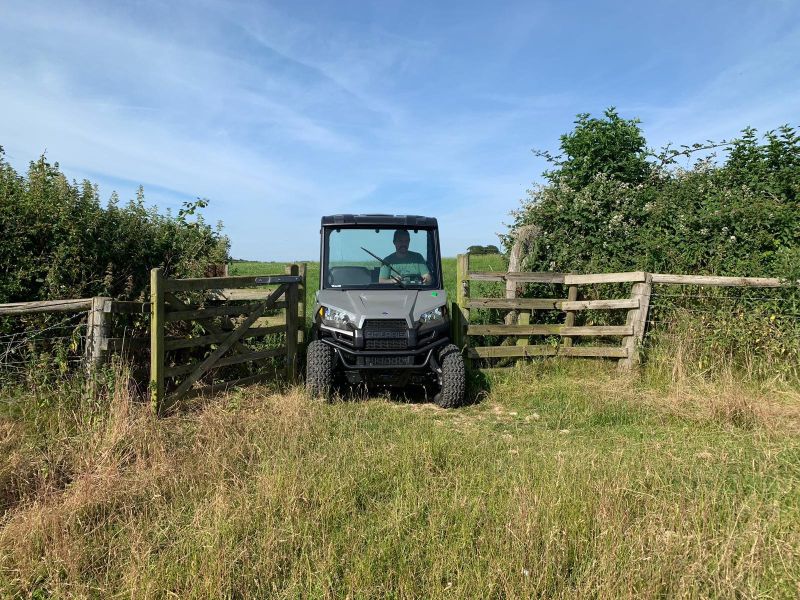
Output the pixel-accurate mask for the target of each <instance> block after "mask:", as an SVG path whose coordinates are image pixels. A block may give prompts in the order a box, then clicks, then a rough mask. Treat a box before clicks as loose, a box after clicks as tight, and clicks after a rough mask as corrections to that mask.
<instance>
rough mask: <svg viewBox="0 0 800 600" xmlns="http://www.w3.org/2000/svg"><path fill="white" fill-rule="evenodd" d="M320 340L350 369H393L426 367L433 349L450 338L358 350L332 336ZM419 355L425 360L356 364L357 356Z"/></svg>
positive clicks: (396, 356) (442, 344)
mask: <svg viewBox="0 0 800 600" xmlns="http://www.w3.org/2000/svg"><path fill="white" fill-rule="evenodd" d="M320 341H322V342H325V343H326V344H328V345H329V346H331V347H333V349H334V350H335V351H336V354H337V355H338V357H339V360H340V361H341V362H342V365H343V366H344V367H345V368H346V369H352V370H362V369H380V370H384V371H385V370H393V369H426V368H428V366H429V364H430V362H431V356H432V354H433V351H434V350H436V349H437V348H439V347H440V346H444V345H445V344H447V343H448V342H449V341H450V339H449V338H447V337H441V338H437V339H434V340H433V341H432V342H430V343H428V344H424V345H422V346H420V347H418V348H409V349H407V350H360V349H355V348H350V347H348V346H346V345H345V344H342V343H340V342H338V341H336V340H334V339H333V338H329V337H324V338H320ZM420 355H425V360H424V361H422V362H421V363H415V364H405V365H404V364H392V365H387V364H377V365H370V364H357V362H358V358H359V357H364V358H367V357H393V358H408V357H417V356H420ZM348 359H349V360H348ZM351 361H352V362H351Z"/></svg>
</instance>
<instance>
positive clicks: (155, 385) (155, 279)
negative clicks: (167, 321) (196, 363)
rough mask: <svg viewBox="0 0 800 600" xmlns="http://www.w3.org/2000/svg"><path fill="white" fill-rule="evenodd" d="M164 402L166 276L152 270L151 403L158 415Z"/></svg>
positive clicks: (157, 270)
mask: <svg viewBox="0 0 800 600" xmlns="http://www.w3.org/2000/svg"><path fill="white" fill-rule="evenodd" d="M163 404H164V276H163V272H162V270H161V269H152V270H151V271H150V405H151V407H152V409H153V412H154V413H155V414H156V415H160V414H161V410H162V408H163Z"/></svg>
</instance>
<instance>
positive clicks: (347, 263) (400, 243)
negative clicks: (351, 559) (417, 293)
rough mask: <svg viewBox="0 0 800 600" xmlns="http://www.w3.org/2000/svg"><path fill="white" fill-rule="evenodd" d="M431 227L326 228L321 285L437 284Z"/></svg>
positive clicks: (407, 286) (434, 286)
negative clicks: (429, 228) (415, 228)
mask: <svg viewBox="0 0 800 600" xmlns="http://www.w3.org/2000/svg"><path fill="white" fill-rule="evenodd" d="M438 277H439V267H438V261H437V259H436V236H435V234H434V231H433V230H428V229H417V230H414V229H403V228H396V227H392V228H380V227H378V228H376V227H371V228H356V227H348V228H344V227H343V228H341V229H327V230H326V252H325V264H324V265H323V287H326V288H368V287H374V288H391V289H393V288H404V287H405V288H421V287H424V288H436V289H438V287H439V281H438Z"/></svg>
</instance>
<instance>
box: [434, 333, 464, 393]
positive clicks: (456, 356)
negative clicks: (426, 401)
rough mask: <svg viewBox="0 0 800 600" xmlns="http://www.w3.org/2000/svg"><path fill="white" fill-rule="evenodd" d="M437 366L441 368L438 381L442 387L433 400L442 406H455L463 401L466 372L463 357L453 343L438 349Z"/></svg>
mask: <svg viewBox="0 0 800 600" xmlns="http://www.w3.org/2000/svg"><path fill="white" fill-rule="evenodd" d="M439 366H440V367H441V368H442V374H441V376H440V382H441V387H442V389H441V390H440V391H439V393H438V394H436V395H435V396H434V397H433V401H434V402H435V403H436V404H437V405H439V406H441V407H442V408H455V407H457V406H461V405H462V404H463V403H464V392H465V390H466V374H465V371H464V357H463V356H461V350H459V349H458V346H456V345H455V344H448V345H447V346H445V347H444V348H442V349H441V350H440V351H439Z"/></svg>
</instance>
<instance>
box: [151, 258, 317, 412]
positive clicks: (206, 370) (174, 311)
mask: <svg viewBox="0 0 800 600" xmlns="http://www.w3.org/2000/svg"><path fill="white" fill-rule="evenodd" d="M150 286H151V296H150V311H151V313H150V314H151V327H150V397H151V403H152V406H153V410H154V411H155V412H156V413H157V414H163V413H164V412H165V411H167V410H168V409H169V408H170V407H171V406H172V405H173V404H174V402H175V401H176V400H179V399H180V398H184V397H187V396H189V395H198V394H204V393H213V392H216V391H219V390H224V389H227V388H230V387H233V386H238V385H245V384H248V383H256V382H258V381H262V380H264V379H267V378H272V377H275V376H276V374H277V372H276V371H277V369H276V367H275V359H280V358H283V361H282V365H281V370H282V371H284V372H285V374H286V377H287V379H288V380H289V381H293V380H294V379H295V378H296V370H297V356H298V342H299V341H302V339H303V338H302V330H303V327H304V322H305V314H304V313H305V302H304V296H305V269H303V274H302V275H301V274H300V268H299V267H298V266H297V265H291V267H288V268H287V274H286V275H263V276H245V277H208V278H202V279H166V278H164V276H163V274H162V271H161V269H153V270H152V271H151V274H150ZM179 294H187V295H188V296H189V297H188V298H186V297H185V298H183V299H182V298H180V297H179ZM298 307H300V308H301V309H302V314H300V310H299V309H298ZM278 310H282V311H283V315H284V319H283V322H279V321H280V315H278V316H277V317H276V316H274V315H267V314H266V313H274V312H277V311H278ZM190 324H191V328H192V331H190V332H187V331H186V329H187V328H188V327H189V326H190ZM168 326H169V327H173V328H175V327H183V329H184V331H183V332H178V334H177V335H167V332H166V329H167V327H168ZM280 336H283V337H284V338H285V342H284V343H283V345H280V346H277V345H276V343H275V339H276V338H278V337H280ZM259 338H260V340H259ZM247 341H256V342H259V341H260V342H261V345H262V347H261V348H258V349H254V348H251V347H248V346H247V345H246V342H247ZM269 341H272V343H271V344H270V343H268V342H269ZM267 345H269V346H271V347H268V348H267V347H263V346H267ZM180 351H184V353H185V351H190V352H191V353H193V354H195V356H194V357H193V358H192V359H191V360H193V361H194V362H189V363H186V362H185V360H186V358H185V357H184V358H183V361H184V362H183V363H182V362H181V359H180V357H179V356H178V355H179V354H180ZM198 353H201V355H200V356H199V357H198V356H197V354H198ZM248 363H249V364H250V366H249V367H247V365H248ZM233 365H242V366H243V367H239V368H248V370H251V371H252V370H255V371H257V372H256V373H251V374H248V375H247V376H246V377H238V378H236V379H232V380H226V379H225V378H224V377H221V376H220V374H219V370H220V369H222V368H223V367H231V366H233ZM254 367H255V368H254Z"/></svg>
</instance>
